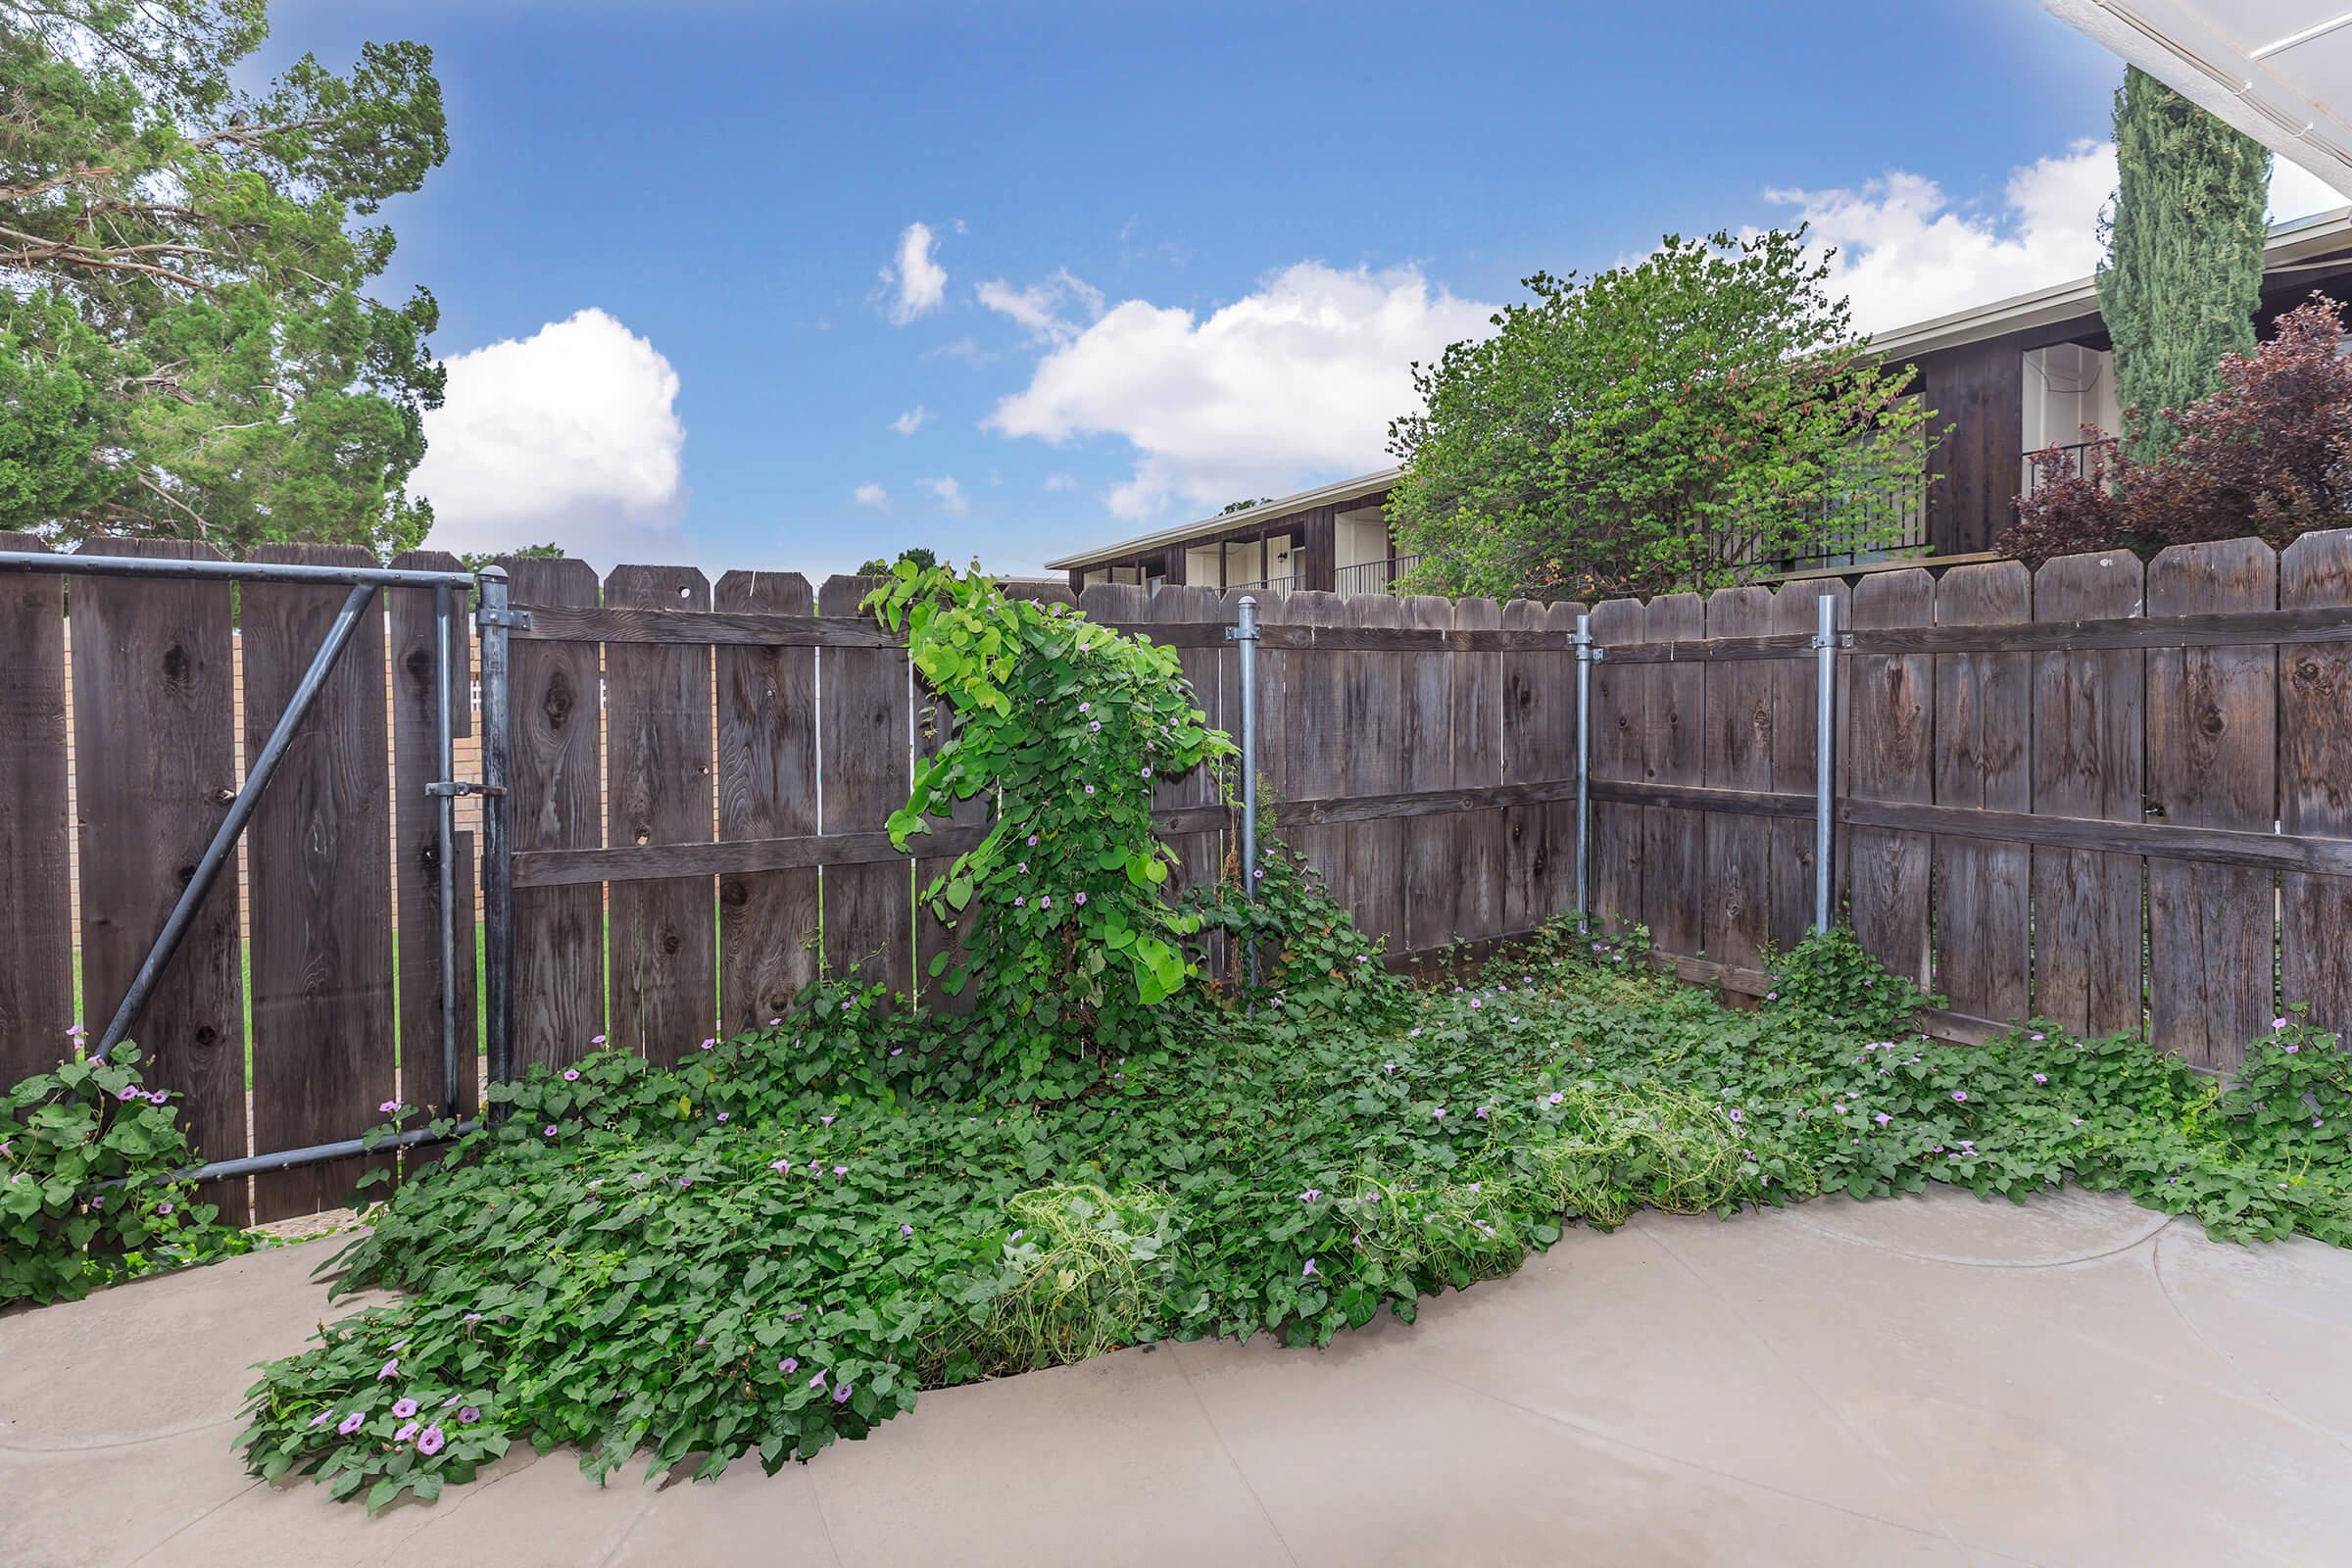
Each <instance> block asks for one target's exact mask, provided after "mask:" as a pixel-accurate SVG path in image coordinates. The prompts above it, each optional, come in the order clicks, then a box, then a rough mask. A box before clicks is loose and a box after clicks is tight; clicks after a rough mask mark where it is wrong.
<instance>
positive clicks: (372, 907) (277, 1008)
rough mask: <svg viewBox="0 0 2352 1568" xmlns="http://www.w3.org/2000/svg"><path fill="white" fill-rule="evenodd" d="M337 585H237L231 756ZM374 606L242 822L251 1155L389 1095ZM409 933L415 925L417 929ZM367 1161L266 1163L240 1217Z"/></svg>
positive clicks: (306, 1199) (329, 561)
mask: <svg viewBox="0 0 2352 1568" xmlns="http://www.w3.org/2000/svg"><path fill="white" fill-rule="evenodd" d="M252 559H253V560H255V561H257V562H264V563H284V564H300V565H320V566H369V565H373V564H375V561H374V558H373V557H371V556H370V555H368V552H367V551H365V550H362V549H360V548H359V547H358V546H356V545H275V546H271V545H265V546H263V547H261V548H259V549H257V550H255V551H254V553H253V558H252ZM349 594H350V590H349V589H348V588H345V587H343V586H341V585H338V584H329V585H324V586H319V587H312V586H309V585H298V584H292V583H245V584H241V585H240V588H239V596H238V602H237V610H238V620H239V622H240V626H241V629H242V631H243V635H244V642H245V756H246V757H247V759H249V760H250V759H252V758H254V757H256V756H258V755H259V754H260V752H261V750H262V746H263V744H264V743H265V742H266V741H267V740H268V739H269V738H270V731H271V730H272V729H274V728H275V727H276V725H277V722H278V719H279V717H280V715H282V714H283V713H284V712H285V711H286V707H287V704H288V702H289V701H290V700H291V699H292V697H293V695H294V690H295V687H296V685H297V684H298V683H299V682H300V681H301V679H302V677H303V674H304V672H305V671H306V670H307V669H309V667H310V665H311V662H312V660H313V659H314V658H315V657H316V656H317V654H318V652H319V646H320V644H322V643H323V642H324V641H325V640H326V637H327V632H328V628H329V627H330V626H331V625H332V624H333V623H334V621H335V618H336V616H337V614H338V613H340V612H341V611H342V609H343V608H344V604H345V602H346V599H347V597H348V596H349ZM385 743H386V719H385V713H384V612H383V605H382V601H381V597H380V595H379V596H378V597H377V598H376V599H373V600H371V601H369V603H368V607H367V610H366V612H365V613H364V614H363V615H362V617H361V620H360V626H359V630H358V631H357V632H356V633H355V634H354V635H353V637H352V639H351V643H350V646H349V647H348V648H346V649H345V651H344V653H343V655H342V657H341V658H340V659H339V660H337V661H336V662H335V666H334V668H333V669H332V670H331V671H330V672H329V673H328V675H327V677H326V681H325V684H324V685H323V686H322V687H321V688H320V689H319V695H318V697H317V699H316V700H315V701H314V702H313V703H312V705H311V710H310V712H309V713H308V714H307V715H305V717H304V718H303V720H302V723H301V726H300V727H299V728H298V729H297V730H296V731H295V732H294V738H293V742H292V744H291V745H290V746H289V747H288V749H287V751H286V753H285V756H284V759H283V760H281V761H280V762H279V763H278V767H277V772H276V774H275V775H274V776H273V777H272V778H271V779H270V785H269V789H268V792H267V793H266V794H264V795H263V797H262V802H261V805H260V806H259V807H258V808H257V809H255V811H254V814H253V821H252V823H251V825H249V826H248V827H247V828H246V830H245V853H246V856H247V858H248V860H249V861H250V864H251V866H252V870H251V874H250V879H251V885H252V888H253V931H252V938H251V942H252V957H251V971H252V975H253V1069H252V1072H253V1137H254V1142H255V1145H256V1146H257V1148H258V1149H259V1150H262V1151H268V1150H275V1149H300V1148H304V1147H306V1146H308V1145H312V1144H324V1143H332V1142H334V1141H335V1140H337V1139H343V1138H356V1137H358V1136H359V1135H360V1134H361V1133H363V1132H366V1131H367V1130H368V1128H369V1127H370V1126H373V1125H374V1124H375V1123H376V1122H378V1121H381V1120H382V1119H383V1116H382V1114H381V1112H379V1111H378V1110H377V1109H376V1107H377V1105H378V1104H380V1103H382V1102H384V1101H387V1100H391V1099H393V1098H394V1089H395V1086H396V1076H395V1071H396V1069H395V1050H394V1045H393V1039H392V1009H393V979H392V933H391V916H392V876H391V865H390V862H389V859H388V858H387V856H386V854H385V849H386V846H387V845H388V844H389V842H390V840H391V834H392V822H391V803H390V801H389V800H387V799H386V794H387V791H386V789H385V778H386V771H385V769H386V762H387V760H386V757H385ZM419 935H421V933H419ZM385 1162H386V1161H384V1160H382V1159H378V1158H371V1157H367V1156H361V1157H354V1158H351V1159H339V1160H334V1161H331V1162H328V1163H324V1164H317V1165H305V1166H297V1167H295V1168H293V1169H290V1170H277V1171H265V1172H263V1173H262V1174H260V1175H258V1176H256V1177H255V1178H254V1179H253V1205H254V1217H255V1218H256V1219H259V1220H273V1219H283V1218H286V1217H288V1216H291V1215H296V1214H310V1213H315V1212H317V1211H318V1210H319V1209H321V1208H332V1207H335V1206H336V1205H338V1204H341V1203H345V1202H349V1201H351V1200H352V1198H353V1195H354V1187H353V1184H354V1183H355V1182H357V1181H358V1180H359V1178H360V1176H361V1174H362V1173H363V1172H364V1171H366V1170H368V1169H369V1168H370V1167H372V1166H374V1165H376V1164H380V1163H385Z"/></svg>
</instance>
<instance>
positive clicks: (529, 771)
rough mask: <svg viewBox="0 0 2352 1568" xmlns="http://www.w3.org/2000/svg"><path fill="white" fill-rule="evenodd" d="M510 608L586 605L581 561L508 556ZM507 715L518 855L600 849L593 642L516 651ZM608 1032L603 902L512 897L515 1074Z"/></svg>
mask: <svg viewBox="0 0 2352 1568" xmlns="http://www.w3.org/2000/svg"><path fill="white" fill-rule="evenodd" d="M501 564H503V565H504V566H505V567H506V569H507V572H508V574H509V575H510V576H511V577H512V578H513V580H514V581H513V593H512V598H513V601H514V603H515V604H517V605H529V606H533V607H539V606H573V607H579V608H593V607H594V606H595V605H596V603H597V600H598V597H599V595H598V592H597V580H596V573H595V572H594V571H592V570H591V569H590V568H589V566H588V564H587V563H586V562H584V561H545V560H531V559H524V558H515V557H510V558H508V559H506V560H505V561H503V562H502V563H501ZM512 659H513V668H512V671H511V672H510V676H509V684H510V686H511V688H512V695H511V697H510V699H509V703H508V708H509V711H510V713H511V714H512V718H511V720H510V727H511V729H512V731H513V734H512V747H511V749H512V754H513V772H514V782H513V798H512V799H513V805H512V806H511V808H510V810H509V819H510V820H511V821H512V822H513V824H514V830H513V831H514V842H515V853H516V854H518V855H520V854H524V853H527V852H530V851H533V850H593V849H596V848H598V847H600V846H601V845H602V844H603V843H604V842H605V801H604V787H605V770H604V744H603V737H602V735H601V733H600V731H601V729H602V727H603V726H602V717H603V712H604V675H603V665H602V662H601V661H600V660H599V658H598V649H597V646H596V645H595V644H594V643H553V642H544V643H543V642H521V641H517V642H516V643H515V645H514V651H513V655H512ZM605 1037H606V1029H605V899H604V890H603V889H602V888H599V887H595V886H586V887H564V888H552V887H551V888H526V887H524V886H522V885H521V884H520V883H519V881H518V882H517V884H516V886H515V1070H516V1071H518V1072H519V1071H523V1070H525V1069H527V1068H529V1067H530V1066H531V1065H532V1064H533V1063H541V1062H543V1063H545V1064H546V1065H548V1066H551V1067H554V1066H561V1065H563V1064H564V1063H565V1062H569V1061H573V1060H575V1059H577V1058H578V1057H580V1056H583V1055H585V1054H588V1053H589V1052H591V1051H593V1050H595V1049H596V1047H597V1045H598V1043H600V1042H602V1041H603V1040H604V1039H605Z"/></svg>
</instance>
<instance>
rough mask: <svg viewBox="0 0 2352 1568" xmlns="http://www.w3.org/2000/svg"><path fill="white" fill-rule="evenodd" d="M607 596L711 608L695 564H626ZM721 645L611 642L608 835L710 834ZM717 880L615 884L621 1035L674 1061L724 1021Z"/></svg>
mask: <svg viewBox="0 0 2352 1568" xmlns="http://www.w3.org/2000/svg"><path fill="white" fill-rule="evenodd" d="M605 602H606V603H607V604H609V605H618V606H623V607H626V608H630V609H643V610H651V609H653V608H655V607H657V606H660V607H662V608H668V607H672V606H674V607H676V608H677V609H680V610H687V611H694V610H707V609H709V608H710V605H711V585H710V582H709V580H708V579H707V578H705V577H704V575H703V574H702V573H701V572H700V571H698V570H696V569H694V568H693V567H691V566H616V567H614V568H613V574H612V575H611V576H609V577H607V578H606V579H605ZM605 731H606V741H605V815H606V827H605V842H606V843H608V844H615V845H617V844H708V843H711V833H712V821H713V805H712V800H713V797H712V782H713V781H712V776H711V650H710V649H709V648H707V647H701V646H696V645H692V644H676V645H672V644H641V643H615V644H613V646H612V647H610V648H608V649H606V650H605ZM714 896H715V894H714V889H713V888H712V886H711V880H710V878H708V877H703V876H682V877H675V878H666V879H663V880H662V881H658V882H631V883H627V884H615V885H613V887H612V888H611V889H610V890H608V892H607V894H606V907H607V910H608V920H607V930H608V931H609V932H610V944H609V952H608V954H607V956H606V962H607V963H608V964H609V965H610V967H611V972H612V976H613V991H612V998H613V1000H612V1015H613V1038H614V1039H615V1040H616V1041H619V1042H621V1043H623V1044H626V1045H628V1046H630V1047H632V1048H634V1049H636V1050H639V1051H642V1052H644V1053H645V1054H647V1055H648V1056H650V1057H653V1058H654V1059H656V1060H661V1061H674V1060H676V1059H677V1058H678V1057H679V1056H681V1055H683V1054H685V1053H687V1052H689V1051H691V1050H693V1049H694V1048H695V1047H696V1046H697V1045H699V1044H701V1043H702V1042H703V1041H705V1040H708V1039H710V1038H711V1031H712V1030H714V1029H715V1028H716V1027H717V1024H718V977H717V972H716V967H715V952H714V942H715V940H716V935H717V926H716V907H715V903H714Z"/></svg>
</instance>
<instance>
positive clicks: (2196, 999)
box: [2147, 539, 2278, 1070]
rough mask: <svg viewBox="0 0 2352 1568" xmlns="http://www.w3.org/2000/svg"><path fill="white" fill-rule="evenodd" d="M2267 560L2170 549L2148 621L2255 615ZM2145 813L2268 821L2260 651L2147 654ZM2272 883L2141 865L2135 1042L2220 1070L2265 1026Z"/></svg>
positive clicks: (2238, 823) (2269, 673)
mask: <svg viewBox="0 0 2352 1568" xmlns="http://www.w3.org/2000/svg"><path fill="white" fill-rule="evenodd" d="M2147 599H2148V611H2149V613H2151V614H2159V615H2165V614H2186V613H2194V612H2200V611H2228V610H2267V609H2270V608H2272V607H2273V606H2275V605H2276V604H2277V602H2278V556H2277V555H2276V554H2275V553H2274V552H2273V551H2272V550H2271V549H2270V547H2269V546H2267V545H2265V544H2263V543H2262V542H2261V541H2260V540H2256V539H2233V540H2227V541H2224V542H2221V543H2217V544H2201V545H2176V546H2174V547H2173V548H2172V549H2170V550H2167V551H2165V552H2164V553H2162V554H2161V555H2159V556H2158V557H2157V558H2156V559H2155V560H2154V561H2152V562H2150V563H2149V564H2148V586H2147ZM2147 704H2148V743H2147V744H2148V803H2149V806H2148V809H2149V810H2150V812H2151V813H2152V814H2156V815H2160V816H2161V817H2162V819H2163V820H2165V821H2167V822H2180V823H2186V824H2189V825H2192V826H2194V825H2203V826H2210V827H2227V828H2240V829H2247V830H2263V829H2268V828H2270V827H2271V826H2272V824H2273V823H2274V821H2275V820H2276V819H2277V813H2278V767H2277V748H2278V651H2277V649H2276V648H2274V647H2269V646H2259V647H2238V648H2183V649H2157V650H2154V651H2152V652H2151V653H2150V654H2149V655H2148V696H2147ZM2276 889H2277V882H2276V880H2275V879H2274V878H2273V877H2272V876H2271V874H2270V873H2268V872H2266V871H2252V870H2241V869H2236V868H2232V867H2226V866H2214V865H2197V864H2190V863H2184V862H2182V861H2179V860H2174V859H2169V858H2151V859H2150V860H2149V861H2148V941H2149V952H2150V954H2151V961H2150V963H2149V965H2148V1032H2149V1038H2150V1039H2152V1040H2153V1041H2154V1042H2155V1043H2156V1044H2157V1045H2158V1046H2159V1047H2161V1048H2162V1049H2164V1050H2166V1051H2173V1052H2178V1053H2179V1054H2180V1055H2182V1056H2183V1057H2185V1058H2186V1059H2187V1060H2188V1061H2190V1062H2192V1063H2194V1064H2196V1065H2198V1066H2201V1067H2218V1068H2222V1069H2224V1070H2228V1069H2231V1068H2234V1067H2235V1066H2236V1065H2237V1064H2238V1062H2239V1060H2240V1059H2241V1058H2242V1057H2243V1055H2244V1053H2245V1047H2246V1042H2247V1041H2249V1040H2251V1039H2253V1038H2254V1037H2255V1036H2256V1035H2257V1034H2259V1033H2261V1032H2262V1031H2263V1029H2264V1028H2265V1027H2266V1026H2267V1025H2268V1023H2269V1021H2270V1018H2271V1015H2272V1013H2271V1009H2272V1007H2273V1005H2274V1004H2275V1001H2276V998H2275V996H2274V993H2273V989H2272V985H2273V979H2274V971H2273V968H2272V964H2273V956H2274V951H2275V950H2274V946H2273V932H2274V912H2275V901H2276V896H2277V895H2276Z"/></svg>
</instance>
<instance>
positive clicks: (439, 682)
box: [433, 583, 470, 1116]
mask: <svg viewBox="0 0 2352 1568" xmlns="http://www.w3.org/2000/svg"><path fill="white" fill-rule="evenodd" d="M456 622H457V613H456V607H455V605H454V603H453V600H452V594H451V590H450V587H449V585H448V584H447V583H442V584H440V585H439V586H437V587H436V588H434V589H433V756H434V759H435V764H434V765H435V775H434V776H435V777H437V778H441V779H455V778H456V777H457V776H458V744H457V718H456V714H455V712H454V711H453V710H452V707H451V703H452V697H451V693H450V668H449V665H450V660H451V658H452V655H453V652H454V650H453V649H452V646H451V644H452V634H453V633H454V632H455V631H456V630H457V624H456ZM433 808H434V817H435V820H434V823H433V837H434V840H435V843H436V845H437V847H438V855H439V864H438V865H437V867H436V870H437V871H438V873H439V875H438V881H439V899H440V905H441V909H440V914H441V919H440V928H441V929H440V937H441V1086H442V1094H443V1096H444V1099H443V1101H442V1110H443V1112H444V1114H447V1115H451V1116H455V1115H456V1114H458V1112H459V1110H460V1109H461V1108H462V1107H461V1105H460V1101H461V1099H462V1098H463V1097H462V1095H461V1093H460V1089H461V1087H462V1080H461V1078H460V1076H459V1070H458V908H457V905H458V867H457V859H458V801H457V797H456V796H454V795H450V794H447V793H439V794H436V795H435V796H434V798H433ZM468 956H470V955H468Z"/></svg>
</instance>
